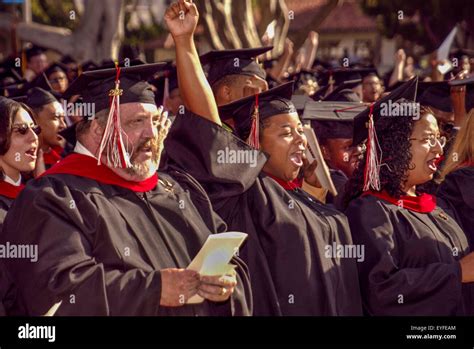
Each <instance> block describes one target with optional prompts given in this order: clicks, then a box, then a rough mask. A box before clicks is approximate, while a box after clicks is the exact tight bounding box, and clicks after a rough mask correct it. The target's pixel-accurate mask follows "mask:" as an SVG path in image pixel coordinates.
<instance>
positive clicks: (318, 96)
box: [311, 85, 330, 101]
mask: <svg viewBox="0 0 474 349" xmlns="http://www.w3.org/2000/svg"><path fill="white" fill-rule="evenodd" d="M329 87H330V85H326V86H323V87H320V88H319V90H317V91H316V92H315V93H314V95H312V96H311V98H312V99H313V100H314V101H320V100H322V99H323V98H324V95H325V94H326V93H327V91H328V89H329Z"/></svg>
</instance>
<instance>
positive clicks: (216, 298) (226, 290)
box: [198, 272, 237, 302]
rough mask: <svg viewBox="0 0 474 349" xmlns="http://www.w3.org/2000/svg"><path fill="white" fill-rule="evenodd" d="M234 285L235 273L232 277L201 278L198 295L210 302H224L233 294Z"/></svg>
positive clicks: (235, 283) (235, 282)
mask: <svg viewBox="0 0 474 349" xmlns="http://www.w3.org/2000/svg"><path fill="white" fill-rule="evenodd" d="M236 285H237V279H236V277H235V272H234V273H233V274H232V275H215V276H201V284H200V285H199V289H198V294H199V295H200V296H201V297H202V298H204V299H207V300H210V301H212V302H224V301H226V300H228V299H229V297H230V296H231V294H232V293H234V288H235V286H236Z"/></svg>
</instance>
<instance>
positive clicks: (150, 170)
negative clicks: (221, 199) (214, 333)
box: [0, 64, 251, 316]
mask: <svg viewBox="0 0 474 349" xmlns="http://www.w3.org/2000/svg"><path fill="white" fill-rule="evenodd" d="M161 66H162V64H148V65H141V66H135V67H129V68H119V67H117V68H113V69H103V70H98V71H91V72H85V73H83V74H82V75H81V76H80V77H79V78H78V79H76V81H75V82H73V84H72V85H71V86H70V88H69V90H68V91H67V92H66V94H67V95H73V94H81V95H82V98H83V101H84V103H95V110H96V114H95V116H94V118H92V119H84V120H83V121H81V122H80V123H79V124H78V125H77V128H76V136H77V143H76V147H75V150H74V153H72V154H71V155H69V156H67V157H66V158H64V159H63V160H62V161H60V162H59V163H58V164H56V165H55V166H53V167H52V168H51V169H50V170H48V171H47V172H46V173H45V174H44V175H43V176H42V177H40V178H37V179H35V180H34V181H32V182H31V183H29V184H28V186H27V187H26V188H25V189H24V191H23V192H22V194H21V195H20V196H19V197H18V198H17V200H16V202H15V204H14V205H13V207H12V208H11V210H10V211H9V214H8V216H7V218H6V220H5V224H4V230H3V232H2V234H1V235H0V243H5V242H6V241H9V242H10V243H15V244H37V245H38V250H39V256H38V261H37V262H36V263H33V262H31V261H30V260H26V259H11V260H6V261H5V264H6V267H7V270H8V273H9V274H10V276H11V279H12V280H13V283H14V284H15V285H16V287H17V288H18V297H17V299H16V304H15V309H17V313H13V314H12V315H33V316H37V315H41V314H46V313H47V312H48V311H49V310H50V309H51V308H53V309H55V308H56V307H57V305H58V304H60V305H59V308H58V310H57V312H56V314H57V315H184V316H186V315H189V316H197V315H213V316H215V315H223V316H230V315H248V314H250V313H251V309H250V308H251V305H250V302H247V299H251V298H250V297H251V295H250V287H249V283H248V275H247V274H246V272H245V270H246V267H245V265H244V264H243V263H242V262H241V261H240V260H239V259H237V258H234V260H233V264H237V268H236V272H234V273H231V274H230V275H217V276H212V277H209V276H201V275H199V274H198V273H197V272H195V271H191V270H187V269H184V268H186V267H187V266H188V265H189V263H190V262H191V260H192V259H193V258H194V256H195V255H196V254H197V253H198V251H199V250H200V248H201V246H202V245H203V243H204V242H205V240H206V239H207V237H208V236H209V235H210V234H213V233H220V232H223V231H225V229H226V226H225V224H224V223H223V221H222V220H221V219H220V218H219V217H218V216H217V215H216V214H215V213H214V212H213V211H212V209H211V204H210V203H209V199H208V197H207V195H206V194H205V192H204V190H203V189H202V188H201V186H200V185H199V184H198V183H197V182H196V181H195V180H194V179H193V178H192V177H191V176H189V175H188V174H186V173H184V172H180V171H170V172H169V173H161V172H160V173H157V172H156V171H157V168H158V163H159V157H160V154H161V151H162V143H163V140H164V138H165V137H166V134H167V130H168V128H169V121H168V120H167V115H166V113H162V108H158V107H157V106H156V105H155V102H154V94H153V92H152V90H151V86H150V85H149V84H148V83H147V82H145V81H144V79H145V78H146V77H148V76H151V75H152V74H153V73H155V72H156V71H157V70H158V69H160V67H161ZM196 294H198V295H200V296H201V297H202V298H204V302H202V303H200V304H194V305H190V304H187V303H186V302H187V300H188V299H189V298H191V297H192V296H194V295H196ZM18 309H21V310H18Z"/></svg>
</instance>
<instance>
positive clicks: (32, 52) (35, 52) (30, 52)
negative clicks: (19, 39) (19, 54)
mask: <svg viewBox="0 0 474 349" xmlns="http://www.w3.org/2000/svg"><path fill="white" fill-rule="evenodd" d="M45 52H46V50H45V49H44V48H42V47H39V46H35V45H33V46H32V47H31V48H29V49H27V50H26V51H25V54H26V59H27V60H28V61H29V60H30V59H31V58H32V57H34V56H39V55H41V54H43V53H45Z"/></svg>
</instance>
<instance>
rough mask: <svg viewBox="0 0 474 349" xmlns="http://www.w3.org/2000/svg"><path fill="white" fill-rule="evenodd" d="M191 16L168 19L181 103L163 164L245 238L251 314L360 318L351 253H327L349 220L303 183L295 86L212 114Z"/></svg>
mask: <svg viewBox="0 0 474 349" xmlns="http://www.w3.org/2000/svg"><path fill="white" fill-rule="evenodd" d="M189 6H192V5H189ZM176 13H177V12H176ZM192 13H194V15H192V16H189V15H188V16H186V20H185V21H184V22H185V23H184V24H183V23H181V22H180V23H179V25H177V24H176V25H174V23H172V22H170V21H169V20H168V21H167V24H168V27H169V29H170V32H171V34H172V35H173V38H174V39H175V43H176V55H177V70H178V79H179V88H180V91H181V93H182V97H183V100H184V101H185V103H186V108H187V109H188V112H187V113H186V114H185V115H180V116H179V117H177V118H176V120H175V121H174V124H173V126H172V128H171V130H170V134H169V136H168V138H167V140H166V141H165V149H166V151H167V155H168V162H167V166H169V167H172V168H177V169H179V170H181V171H185V172H187V173H189V174H191V175H192V176H194V178H196V180H197V181H198V182H199V183H200V184H201V185H202V186H203V187H204V189H205V190H206V191H207V193H208V195H209V198H210V199H211V202H212V205H213V208H214V210H215V211H216V212H217V213H218V214H219V215H220V216H221V217H222V218H223V219H224V221H225V222H226V223H227V225H228V229H230V230H238V231H242V232H245V233H247V234H248V235H249V236H248V239H247V242H246V244H245V245H244V246H243V247H242V249H241V250H240V251H239V256H241V257H242V258H243V259H244V260H245V262H246V263H247V265H248V266H249V272H250V275H251V283H252V296H253V305H254V311H253V314H254V315H260V316H265V315H266V316H269V315H300V316H301V315H314V316H316V315H319V316H337V315H346V316H349V315H361V314H362V307H361V303H360V292H359V284H358V277H357V266H356V260H355V258H356V256H345V255H339V256H336V255H334V254H332V253H330V252H331V251H329V250H330V249H331V248H332V247H333V246H334V245H337V246H351V245H352V239H351V236H350V231H349V229H348V223H347V219H346V217H345V216H344V215H343V214H342V213H340V212H338V211H336V210H335V209H332V208H329V207H327V206H325V205H324V204H322V203H321V202H319V201H318V200H317V199H315V198H314V197H312V196H311V195H309V194H307V193H306V192H305V191H304V190H302V189H301V177H300V176H299V175H300V173H302V172H306V176H305V179H307V180H308V181H309V182H310V183H313V184H317V183H316V181H315V175H314V169H315V166H316V163H313V164H308V163H307V160H306V159H305V157H304V151H305V149H306V142H307V141H306V138H305V136H304V134H303V128H302V124H301V122H300V120H299V117H298V114H297V112H296V109H295V106H294V105H293V103H292V102H291V100H290V99H291V95H292V92H293V84H292V83H289V84H285V85H282V86H278V87H276V88H274V89H271V90H267V91H265V92H262V93H260V94H257V95H250V96H248V97H245V98H242V99H239V100H237V101H234V102H232V103H230V104H227V105H225V106H222V107H221V108H220V110H219V111H218V110H217V105H216V103H215V99H214V96H213V94H212V90H211V88H210V86H209V84H208V83H207V81H206V78H205V75H204V72H203V70H202V67H201V65H200V63H199V57H198V56H197V52H196V49H195V47H194V41H193V32H194V28H193V26H194V22H193V21H192V20H191V19H196V15H197V11H196V9H195V8H194V9H193V11H192ZM170 16H171V15H170ZM165 19H167V17H166V16H165ZM229 117H231V118H233V120H234V121H235V127H236V134H237V137H236V135H234V134H232V133H231V132H229V131H228V130H226V129H225V128H223V127H222V121H221V118H222V119H224V120H227V119H229ZM243 140H246V141H247V142H248V143H246V142H244V141H243ZM222 151H227V153H229V154H234V155H235V157H234V158H236V157H237V156H238V155H239V154H242V153H244V154H246V153H247V154H249V156H248V158H249V159H251V158H254V156H250V154H255V155H256V157H257V161H256V163H255V162H252V163H249V162H247V163H245V162H238V161H231V160H232V159H231V158H229V161H227V162H222V161H218V154H219V153H220V152H222ZM244 158H245V157H244ZM303 169H304V170H303ZM305 170H306V171H305Z"/></svg>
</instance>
